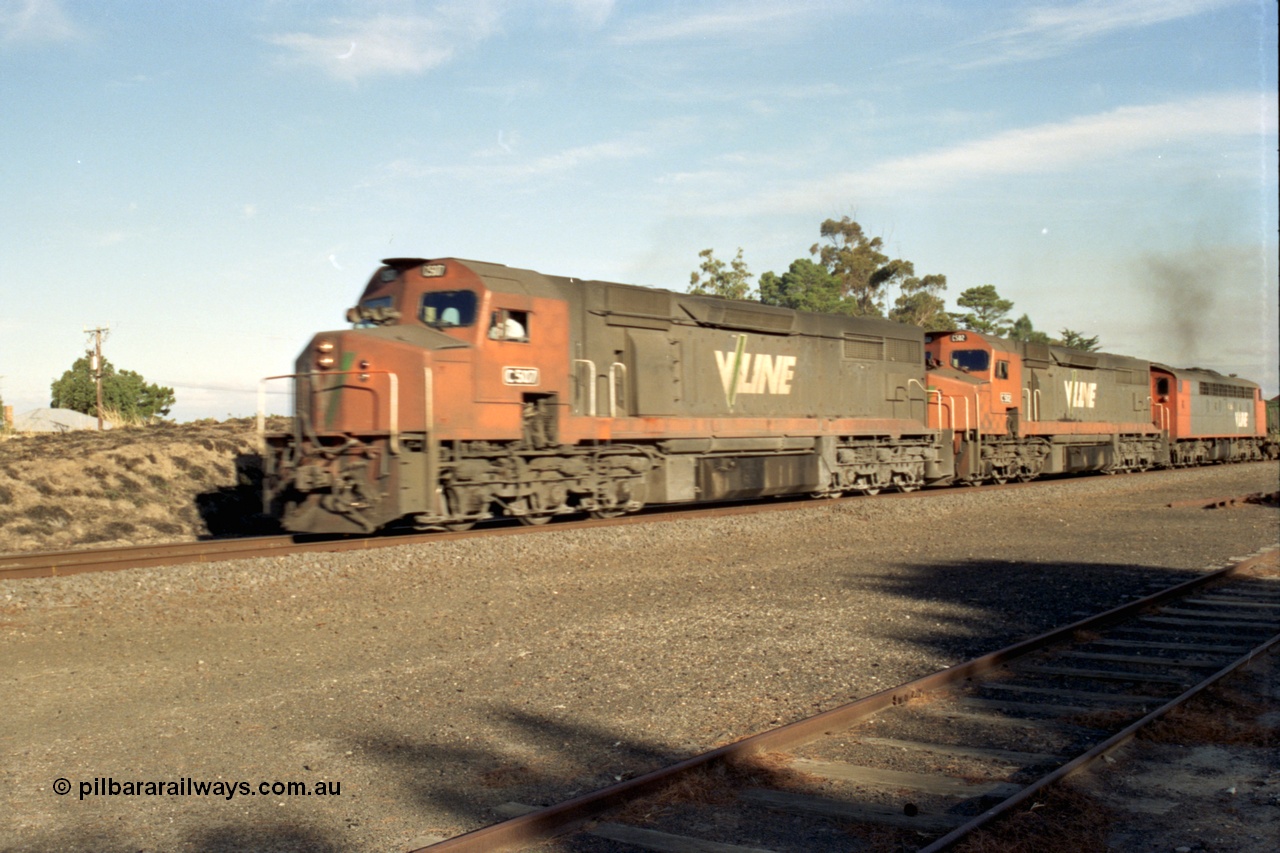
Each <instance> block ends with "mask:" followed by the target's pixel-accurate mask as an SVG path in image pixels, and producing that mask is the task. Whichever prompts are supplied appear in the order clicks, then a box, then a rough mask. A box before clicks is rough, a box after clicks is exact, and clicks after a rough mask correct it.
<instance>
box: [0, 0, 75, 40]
mask: <svg viewBox="0 0 1280 853" xmlns="http://www.w3.org/2000/svg"><path fill="white" fill-rule="evenodd" d="M82 35H83V34H82V33H81V31H80V28H79V27H77V26H76V25H75V23H74V22H73V21H72V20H71V18H70V17H69V16H68V15H67V13H66V12H65V11H64V10H63V8H62V3H61V0H0V39H2V40H4V41H6V42H58V41H67V40H69V39H75V38H80V37H81V36H82Z"/></svg>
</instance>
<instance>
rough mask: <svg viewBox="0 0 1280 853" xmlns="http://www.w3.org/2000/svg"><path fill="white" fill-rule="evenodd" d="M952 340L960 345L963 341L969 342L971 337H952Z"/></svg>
mask: <svg viewBox="0 0 1280 853" xmlns="http://www.w3.org/2000/svg"><path fill="white" fill-rule="evenodd" d="M951 340H953V341H955V342H956V343H960V342H961V341H967V340H969V336H968V335H952V336H951Z"/></svg>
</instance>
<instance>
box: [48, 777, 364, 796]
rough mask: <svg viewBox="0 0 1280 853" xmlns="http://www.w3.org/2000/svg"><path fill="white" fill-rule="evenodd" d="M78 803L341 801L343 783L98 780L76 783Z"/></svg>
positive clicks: (63, 789)
mask: <svg viewBox="0 0 1280 853" xmlns="http://www.w3.org/2000/svg"><path fill="white" fill-rule="evenodd" d="M78 790H79V794H80V797H79V798H80V799H81V800H83V799H85V798H86V797H222V798H223V799H225V800H230V799H232V798H234V797H257V796H263V797H340V796H342V783H341V782H332V781H329V780H321V781H318V782H258V783H257V784H254V783H252V782H224V781H217V782H207V781H203V780H196V779H192V778H191V777H190V776H187V777H184V778H181V779H165V780H155V779H126V780H123V781H120V780H117V779H115V778H114V777H111V776H105V777H102V776H98V777H94V778H93V779H92V780H81V781H80V782H79V783H78ZM53 791H54V793H55V794H58V795H59V796H62V795H66V794H69V793H71V781H70V780H69V779H66V778H59V779H55V780H54V782H53Z"/></svg>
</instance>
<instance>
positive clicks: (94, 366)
mask: <svg viewBox="0 0 1280 853" xmlns="http://www.w3.org/2000/svg"><path fill="white" fill-rule="evenodd" d="M84 331H85V334H87V335H93V358H92V359H91V360H90V362H89V370H90V372H92V373H93V380H94V382H95V384H96V385H97V386H98V432H102V338H103V336H104V335H106V334H107V332H109V331H111V329H110V327H108V326H99V327H98V328H96V329H85V330H84Z"/></svg>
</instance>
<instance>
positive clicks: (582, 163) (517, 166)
mask: <svg viewBox="0 0 1280 853" xmlns="http://www.w3.org/2000/svg"><path fill="white" fill-rule="evenodd" d="M648 153H649V148H648V146H647V145H645V144H644V143H642V142H638V141H631V140H614V141H606V142H597V143H594V144H591V145H579V146H575V147H572V148H566V149H564V150H563V151H557V152H554V153H551V154H544V155H543V156H541V157H533V158H522V157H519V156H518V155H513V156H510V157H495V156H493V150H492V149H487V150H485V151H483V152H480V153H479V154H478V155H477V159H479V160H483V161H484V162H475V163H466V164H460V165H452V166H427V165H423V164H422V163H419V162H418V161H416V160H396V161H393V162H391V163H389V164H387V165H386V166H385V167H384V169H383V171H384V176H383V181H390V182H392V183H399V182H400V181H402V180H405V179H410V180H412V179H417V178H441V177H447V178H454V179H464V180H469V181H483V182H499V183H500V182H504V181H521V180H527V179H530V178H540V177H547V176H552V175H560V174H567V173H570V172H573V171H575V170H577V169H579V168H583V167H586V166H590V165H593V164H595V163H600V162H607V161H619V160H632V159H635V158H637V157H643V156H645V155H646V154H648Z"/></svg>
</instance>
